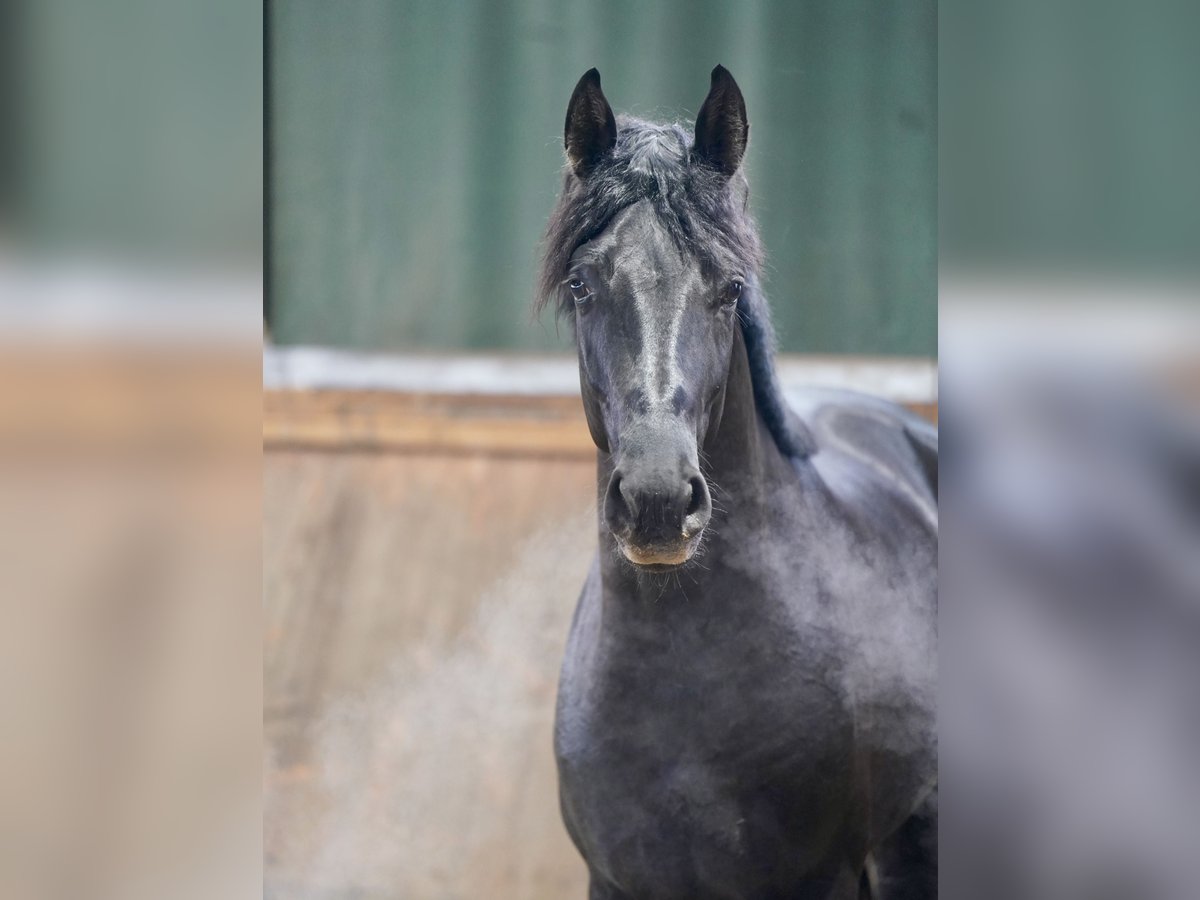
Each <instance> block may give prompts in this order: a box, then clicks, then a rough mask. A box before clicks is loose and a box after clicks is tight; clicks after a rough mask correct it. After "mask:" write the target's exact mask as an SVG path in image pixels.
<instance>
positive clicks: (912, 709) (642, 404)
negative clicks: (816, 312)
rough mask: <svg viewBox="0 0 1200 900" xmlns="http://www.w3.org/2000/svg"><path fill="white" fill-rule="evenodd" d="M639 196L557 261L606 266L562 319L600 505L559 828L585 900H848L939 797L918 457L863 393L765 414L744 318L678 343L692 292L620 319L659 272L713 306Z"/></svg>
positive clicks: (652, 207) (931, 561)
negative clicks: (578, 869)
mask: <svg viewBox="0 0 1200 900" xmlns="http://www.w3.org/2000/svg"><path fill="white" fill-rule="evenodd" d="M721 71H722V72H723V70H721ZM589 74H590V73H589ZM726 75H727V73H726ZM587 78H588V76H585V79H587ZM717 78H718V75H717V73H714V91H715V90H716V87H717ZM729 81H730V82H731V81H732V79H729ZM582 87H585V82H584V81H581V88H582ZM595 90H596V91H598V90H599V82H598V76H597V77H596V78H595ZM734 90H736V87H734ZM579 91H580V89H577V95H578V94H579ZM601 97H602V95H601ZM585 99H586V100H588V102H589V103H590V104H591V105H592V106H593V107H595V108H597V109H599V107H598V106H596V104H595V98H594V96H593V97H585ZM710 99H711V95H710ZM737 100H738V101H739V102H740V94H738V95H737ZM575 105H576V104H575V101H574V98H573V103H572V109H573V110H574V111H575V112H576V113H578V110H577V109H575ZM709 105H710V104H709V103H708V102H706V105H705V108H706V109H707V108H708V107H709ZM604 107H605V108H607V104H606V103H605V104H604ZM741 114H742V116H743V117H744V108H743V109H742V112H741ZM608 115H610V116H611V113H608ZM703 115H704V112H703V111H702V118H703ZM599 117H600V118H601V119H603V118H604V110H600V111H599ZM567 124H568V151H569V154H571V127H572V117H571V113H569V114H568V123H567ZM600 125H603V122H600ZM634 127H635V128H636V125H635V126H634ZM652 127H653V126H652ZM697 132H698V136H699V134H700V132H701V128H700V125H699V124H698V126H697ZM745 133H748V126H746V127H745V128H744V129H743V135H744V134H745ZM698 141H699V137H698ZM578 146H579V145H578V143H577V144H576V147H577V148H578ZM585 149H586V148H585ZM641 150H642V151H644V147H642V148H641ZM571 155H572V157H573V159H574V158H575V155H574V154H571ZM636 155H637V154H634V156H635V157H636ZM579 158H582V159H585V160H588V165H589V166H590V165H594V164H595V161H594V159H592V158H589V157H587V156H586V154H584V155H581V156H580V157H579ZM651 168H653V167H651ZM585 172H587V174H590V172H588V171H587V170H586V169H585ZM652 174H653V175H654V176H655V177H656V178H657V179H658V180H659V182H660V185H659V188H652V189H651V190H656V189H661V187H662V185H661V181H662V173H661V172H657V173H654V172H652ZM568 177H569V178H570V177H577V178H579V177H581V176H580V175H579V169H578V167H577V169H576V172H575V174H574V175H573V176H572V175H569V176H568ZM668 187H669V186H668ZM651 199H652V198H646V199H643V200H637V199H634V200H633V202H630V203H627V204H626V205H625V206H623V207H622V208H621V209H620V210H618V211H617V213H616V214H615V215H613V216H611V217H609V219H608V220H607V221H606V222H604V227H603V229H602V230H601V231H600V232H598V233H596V234H592V235H591V236H590V237H589V239H588V240H586V241H584V242H582V243H581V244H580V245H579V246H576V247H571V248H570V251H571V253H572V254H578V252H579V251H580V249H581V248H584V252H585V253H586V254H591V255H592V256H598V257H602V258H603V259H604V260H605V263H604V264H605V265H607V267H608V268H607V270H606V272H607V274H606V275H603V276H602V275H600V274H595V273H591V274H589V275H588V276H587V278H588V279H589V280H590V281H593V282H594V281H599V280H600V279H601V278H602V277H604V278H605V279H606V285H607V286H606V289H605V291H606V292H605V293H604V294H603V295H600V294H599V290H598V289H594V288H593V287H589V288H588V290H589V291H590V292H589V293H587V294H586V302H587V303H593V302H595V301H596V300H597V299H598V298H599V299H602V300H604V301H606V302H607V303H608V304H609V306H608V308H607V311H605V312H602V313H597V314H596V316H597V318H593V319H591V320H588V321H589V322H590V324H587V328H588V329H590V330H591V331H590V333H587V334H585V333H582V327H583V324H584V323H583V322H582V321H577V328H576V333H577V339H578V341H579V343H580V355H581V382H582V383H583V385H584V393H585V401H584V402H585V408H586V409H587V410H588V413H589V424H590V425H591V427H592V431H593V435H594V436H595V437H596V438H597V444H598V446H599V447H600V452H599V455H598V461H599V462H598V479H597V496H598V502H599V507H600V511H601V514H600V516H599V519H600V522H599V554H598V557H597V560H596V562H595V563H594V565H593V567H592V569H591V572H590V573H589V576H588V579H587V582H586V584H585V586H584V589H583V592H582V595H581V597H580V599H579V604H578V607H577V610H576V614H575V618H574V620H573V623H572V626H571V632H570V636H569V640H568V645H567V651H566V656H565V659H564V663H563V668H562V676H561V681H560V687H559V700H558V712H557V719H556V727H555V749H556V755H557V759H558V765H559V774H560V795H561V805H562V812H563V818H564V821H565V823H566V825H567V829H568V831H569V833H570V835H571V837H572V839H573V840H574V842H575V844H576V846H577V847H578V848H579V850H580V852H581V853H582V855H583V857H584V859H585V860H586V862H587V865H588V868H589V872H590V875H591V896H592V897H593V898H639V900H675V898H680V900H683V898H691V900H703V898H710V897H711V898H774V897H780V898H782V897H797V898H799V897H813V898H855V897H858V896H860V891H864V890H865V891H869V892H871V891H876V890H877V889H878V885H877V884H875V881H874V879H869V878H867V877H865V876H864V872H865V871H866V870H867V869H868V868H869V866H870V864H869V862H868V859H869V858H870V857H871V856H872V855H875V856H879V857H881V858H882V857H884V856H885V854H884V853H883V852H882V851H883V850H884V849H885V848H886V845H887V842H888V841H889V840H892V841H894V840H895V838H894V837H893V836H894V835H898V834H903V833H904V832H903V830H902V826H904V824H905V823H906V821H908V820H909V819H910V817H911V816H912V815H913V813H914V811H915V810H916V809H917V808H918V806H919V805H920V804H921V803H922V802H923V801H924V800H926V798H927V797H928V796H929V795H930V792H931V790H932V789H933V786H934V783H935V780H936V753H935V724H934V708H935V700H934V698H935V694H936V690H935V679H936V672H935V669H934V666H935V662H934V660H935V658H936V657H935V649H934V626H933V622H934V618H935V600H934V597H935V592H936V588H935V578H936V576H935V574H934V573H935V561H936V559H935V557H936V512H935V499H934V492H933V488H932V485H931V483H930V479H929V471H930V467H929V461H928V456H929V453H930V452H931V451H930V448H931V446H932V447H933V448H936V443H935V440H934V443H932V444H931V440H930V435H929V433H928V430H927V429H925V428H924V427H923V426H922V425H921V424H920V423H919V422H917V421H916V420H915V419H913V418H912V417H910V416H908V415H907V414H906V413H904V412H903V411H901V410H899V409H897V408H895V407H892V406H891V405H889V404H884V403H882V402H881V401H875V400H870V399H869V398H861V399H860V398H854V397H846V396H829V395H820V394H814V395H812V396H811V397H810V398H808V399H807V400H806V402H805V404H804V406H803V407H802V410H801V415H797V414H796V413H795V412H793V411H791V410H789V409H787V408H786V406H785V405H783V404H781V402H780V398H779V397H778V395H777V393H772V390H775V391H776V392H777V389H773V388H772V385H771V383H770V379H771V378H772V377H773V376H772V375H771V373H770V371H769V369H764V353H766V354H768V356H767V365H769V341H768V342H764V341H763V331H762V329H763V322H762V320H761V319H759V318H753V317H754V315H755V308H754V307H753V306H751V305H750V303H747V302H744V303H743V306H744V307H748V308H745V309H744V310H743V312H744V316H745V317H744V318H742V319H740V320H739V321H740V327H737V326H735V325H731V326H730V327H729V329H728V334H727V337H723V335H726V332H725V331H722V326H721V325H720V318H719V317H720V315H721V313H720V311H719V310H718V311H717V312H713V313H712V315H713V316H714V317H716V318H715V319H714V321H717V322H718V324H717V325H715V326H709V325H708V324H704V325H700V324H697V325H695V326H694V329H693V331H692V332H691V336H690V337H689V336H688V335H687V334H685V332H687V324H688V323H689V322H699V321H700V316H701V315H702V314H701V313H697V312H696V309H697V308H701V309H708V308H709V307H707V306H703V304H700V303H699V301H696V303H693V304H692V305H691V306H689V305H688V304H687V303H685V302H683V301H679V302H678V303H677V305H676V306H675V307H674V311H673V312H672V311H670V310H668V311H666V312H664V311H663V310H664V309H666V308H667V307H669V306H670V304H669V303H668V301H665V300H664V301H662V302H661V303H654V304H651V305H650V306H646V307H644V308H643V309H642V311H641V313H640V316H641V318H639V319H636V320H635V319H634V318H630V317H629V316H628V315H627V316H626V317H625V318H623V319H622V318H620V312H619V310H620V309H621V308H622V306H621V302H620V301H622V299H623V302H624V308H626V309H629V308H632V307H633V306H634V305H635V304H634V302H633V299H632V298H634V297H635V296H640V295H641V294H640V293H639V292H641V293H645V294H646V295H647V296H660V293H656V291H658V290H659V288H658V285H659V284H660V282H661V281H662V279H663V278H664V277H667V278H669V280H671V281H672V282H674V283H675V284H676V285H680V284H682V285H691V286H692V287H690V288H682V289H681V288H676V292H677V293H687V291H688V290H691V291H693V293H697V294H702V293H704V291H705V290H708V291H709V293H712V292H713V291H718V292H719V288H714V287H711V286H710V287H708V288H705V287H704V285H703V284H701V281H702V279H701V276H700V275H698V274H696V273H697V271H700V269H698V268H689V267H688V264H687V253H686V246H685V247H684V248H683V249H680V248H679V246H678V245H677V242H676V241H675V239H674V238H673V237H671V235H670V234H667V235H666V236H665V237H664V236H663V235H662V234H659V233H658V227H657V226H656V225H655V223H656V222H660V221H661V218H662V211H663V210H662V207H661V205H656V204H655V203H653V202H649V201H650V200H651ZM584 245H587V246H586V247H585V246H584ZM672 246H675V249H674V250H672V249H671V248H672ZM589 271H590V270H589ZM714 277H715V276H714ZM721 277H724V276H721ZM719 280H720V279H719V278H717V279H716V280H715V281H714V282H713V284H718V282H719ZM745 281H746V283H747V285H748V286H749V288H750V289H754V288H755V287H756V281H755V280H754V277H753V275H752V274H751V275H748V276H746V277H745ZM577 282H578V283H580V284H583V283H584V279H583V277H580V278H579V279H573V280H572V281H571V285H572V291H573V292H575V291H576V290H577V289H576V288H575V287H574V285H575V284H576V283H577ZM647 285H649V287H647ZM697 285H699V286H697ZM739 293H740V291H739ZM749 297H750V302H754V301H756V300H757V299H758V298H757V297H756V296H755V295H753V294H749ZM713 308H714V309H715V306H714V307H713ZM587 309H591V307H587ZM584 314H585V313H584V312H583V311H582V310H581V311H580V312H579V313H578V315H579V316H580V317H582V316H583V315H584ZM587 314H588V315H591V313H590V312H589V313H587ZM656 315H657V316H659V318H658V319H657V320H656V319H655V318H654V316H656ZM703 315H708V313H703ZM603 316H607V317H609V318H607V319H602V318H600V317H603ZM614 316H616V317H617V318H613V317H614ZM693 316H695V317H696V318H691V317H693ZM600 321H603V322H605V323H607V324H603V325H601V324H597V323H598V322H600ZM731 321H732V320H731ZM704 322H706V323H707V322H708V320H707V319H705V320H704ZM704 329H708V330H707V331H705V330H704ZM632 334H637V335H639V336H640V341H632V342H631V343H633V344H637V345H638V346H636V347H634V348H633V349H632V350H630V351H629V353H630V354H632V355H630V356H629V357H628V358H624V359H622V358H620V349H619V348H618V347H617V344H619V343H620V342H621V341H622V340H624V339H625V338H626V337H628V336H629V335H632ZM664 336H665V338H664ZM651 338H653V339H654V340H656V341H659V342H662V341H664V340H665V342H666V343H668V344H671V342H674V344H671V346H669V347H668V350H669V351H670V352H665V353H661V354H660V355H661V357H662V359H663V362H662V365H661V366H659V367H657V368H656V367H654V366H641V368H642V369H645V375H644V377H642V376H638V378H637V379H634V380H632V381H628V380H627V381H624V382H622V381H621V380H620V379H621V378H627V379H628V378H632V376H628V375H627V372H628V371H629V370H630V369H631V368H637V364H638V363H639V362H641V361H642V360H643V359H644V358H645V356H646V355H647V353H648V350H647V347H648V341H649V340H650V339H651ZM726 340H727V346H726V344H725V343H724V342H725V341H726ZM714 347H715V348H717V350H716V351H715V352H710V351H705V350H704V348H714ZM659 349H661V348H659ZM686 350H691V351H692V353H693V354H695V355H696V356H703V357H705V359H707V360H708V362H709V363H710V365H709V368H710V369H714V368H715V369H716V372H715V374H714V373H713V372H712V371H709V372H707V373H704V372H701V371H700V370H699V367H698V365H693V364H690V363H689V362H686V361H685V362H681V361H680V359H681V358H682V357H687V356H688V354H687V353H685V352H684V351H686ZM601 351H603V352H604V353H605V354H606V355H609V356H612V355H614V354H615V355H616V356H617V363H618V365H616V367H615V368H612V369H605V368H604V367H603V366H602V365H600V364H599V363H597V361H596V356H597V355H598V354H599V353H600V352H601ZM672 373H675V382H677V383H673V382H672V381H671V378H672ZM679 373H682V375H680V374H679ZM638 379H641V380H638ZM764 379H765V380H766V384H764ZM714 385H715V386H714ZM697 397H699V398H701V399H699V400H697V399H696V398H697ZM681 421H682V422H683V423H684V424H685V425H686V427H685V428H682V429H681V426H680V422H681ZM685 432H686V433H687V434H691V435H692V437H691V438H690V442H689V440H688V439H686V438H685V437H681V434H684V433H685ZM647 435H648V437H647ZM932 452H933V453H936V449H934V450H933V451H932ZM647 473H649V474H647ZM631 484H633V485H634V487H630V485H631ZM676 485H680V487H678V491H679V499H678V502H674V501H673V500H672V499H671V498H672V497H673V496H674V495H673V494H672V491H674V490H676ZM710 489H711V498H710ZM710 516H711V520H710V518H709V517H710ZM667 525H669V526H670V527H667ZM672 541H674V542H675V543H671V542H672ZM678 559H683V560H684V561H683V562H682V563H677V562H676V560H678ZM661 560H669V561H670V564H669V565H666V564H662V563H661V562H660V561H661ZM901 849H902V852H901V853H900V854H898V855H896V858H904V859H911V858H912V853H910V852H908V850H909V849H911V848H901ZM888 858H892V857H891V856H888ZM924 862H925V863H927V861H924ZM925 868H926V869H928V865H927V864H926V865H925ZM909 874H910V873H906V872H903V871H894V872H886V873H884V875H885V882H886V883H887V884H894V885H896V886H897V887H898V888H899V890H900V893H897V894H896V896H924V895H925V894H923V893H921V892H920V891H921V890H926V889H927V885H928V877H929V873H928V871H924V872H921V873H916V875H915V876H914V877H909ZM918 882H920V883H921V884H924V885H925V886H926V887H924V888H914V885H915V884H917V883H918ZM905 891H907V893H904V892H905Z"/></svg>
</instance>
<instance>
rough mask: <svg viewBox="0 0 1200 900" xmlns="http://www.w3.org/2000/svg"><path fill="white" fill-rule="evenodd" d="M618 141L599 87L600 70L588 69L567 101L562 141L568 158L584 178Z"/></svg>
mask: <svg viewBox="0 0 1200 900" xmlns="http://www.w3.org/2000/svg"><path fill="white" fill-rule="evenodd" d="M616 142H617V119H616V117H615V116H614V115H613V111H612V107H611V106H609V105H608V100H606V99H605V98H604V91H602V90H600V73H599V72H597V71H596V70H595V69H588V70H587V71H586V72H584V73H583V77H582V78H580V79H579V84H577V85H575V92H574V93H573V94H571V102H570V103H568V104H567V124H566V127H565V129H564V135H563V143H564V145H565V146H566V148H567V159H568V160H570V163H571V168H572V169H574V170H575V174H576V175H578V176H579V177H580V178H585V177H586V176H587V175H589V174H590V173H591V171H592V169H594V168H595V167H596V163H597V162H599V161H600V159H601V157H603V156H604V154H606V153H608V151H610V150H612V148H613V145H614V144H616Z"/></svg>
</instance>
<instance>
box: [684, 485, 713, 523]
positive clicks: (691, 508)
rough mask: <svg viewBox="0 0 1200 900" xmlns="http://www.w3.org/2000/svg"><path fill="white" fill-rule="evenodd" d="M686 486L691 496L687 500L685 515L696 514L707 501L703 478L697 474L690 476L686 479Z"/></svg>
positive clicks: (706, 490)
mask: <svg viewBox="0 0 1200 900" xmlns="http://www.w3.org/2000/svg"><path fill="white" fill-rule="evenodd" d="M688 488H689V490H690V491H691V497H690V498H689V500H688V505H687V512H686V513H684V516H685V517H691V516H694V515H696V513H698V512H700V511H701V510H702V509H704V507H705V505H706V504H707V501H708V489H707V488H706V487H705V484H704V479H703V478H701V477H700V476H699V475H694V476H692V478H691V479H689V481H688Z"/></svg>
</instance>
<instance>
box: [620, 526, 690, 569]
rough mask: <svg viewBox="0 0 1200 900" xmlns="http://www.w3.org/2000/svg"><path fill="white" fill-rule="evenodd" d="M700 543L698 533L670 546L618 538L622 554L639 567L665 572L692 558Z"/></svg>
mask: <svg viewBox="0 0 1200 900" xmlns="http://www.w3.org/2000/svg"><path fill="white" fill-rule="evenodd" d="M699 544H700V535H696V536H695V537H693V538H690V539H689V540H685V541H682V542H681V543H679V544H674V545H671V546H661V545H659V546H648V545H641V546H639V545H637V544H631V543H628V542H627V541H622V540H618V541H617V546H618V547H620V548H621V553H622V555H623V556H624V557H625V558H626V559H627V560H629V561H630V562H631V563H633V564H634V565H635V566H637V567H638V568H641V569H646V570H648V571H651V572H666V571H668V570H670V569H675V568H678V567H679V566H682V565H683V564H684V563H685V562H687V561H688V560H689V559H691V558H692V555H693V554H694V553H695V552H696V547H697V546H699Z"/></svg>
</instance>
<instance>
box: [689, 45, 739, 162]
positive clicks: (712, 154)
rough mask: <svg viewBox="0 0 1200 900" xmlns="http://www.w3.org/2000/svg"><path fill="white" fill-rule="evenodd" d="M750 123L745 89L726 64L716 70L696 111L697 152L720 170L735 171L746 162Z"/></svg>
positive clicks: (713, 71)
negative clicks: (744, 158) (739, 85)
mask: <svg viewBox="0 0 1200 900" xmlns="http://www.w3.org/2000/svg"><path fill="white" fill-rule="evenodd" d="M749 140H750V123H749V122H747V121H746V101H745V100H744V99H742V91H741V89H740V88H739V87H738V86H737V82H736V81H734V80H733V76H732V75H730V74H729V70H728V69H726V68H725V67H724V66H717V67H716V68H715V69H713V70H712V84H711V86H710V87H709V89H708V96H707V97H705V98H704V105H703V106H701V107H700V112H699V113H698V114H697V115H696V146H695V153H696V155H698V156H700V157H701V158H703V159H704V160H706V161H707V162H708V163H710V164H711V165H712V166H714V167H715V168H716V169H717V170H718V171H720V172H724V173H725V174H726V175H732V174H733V173H734V172H736V171H737V170H738V166H740V165H741V164H742V156H744V155H745V153H746V143H747V142H748V141H749Z"/></svg>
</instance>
